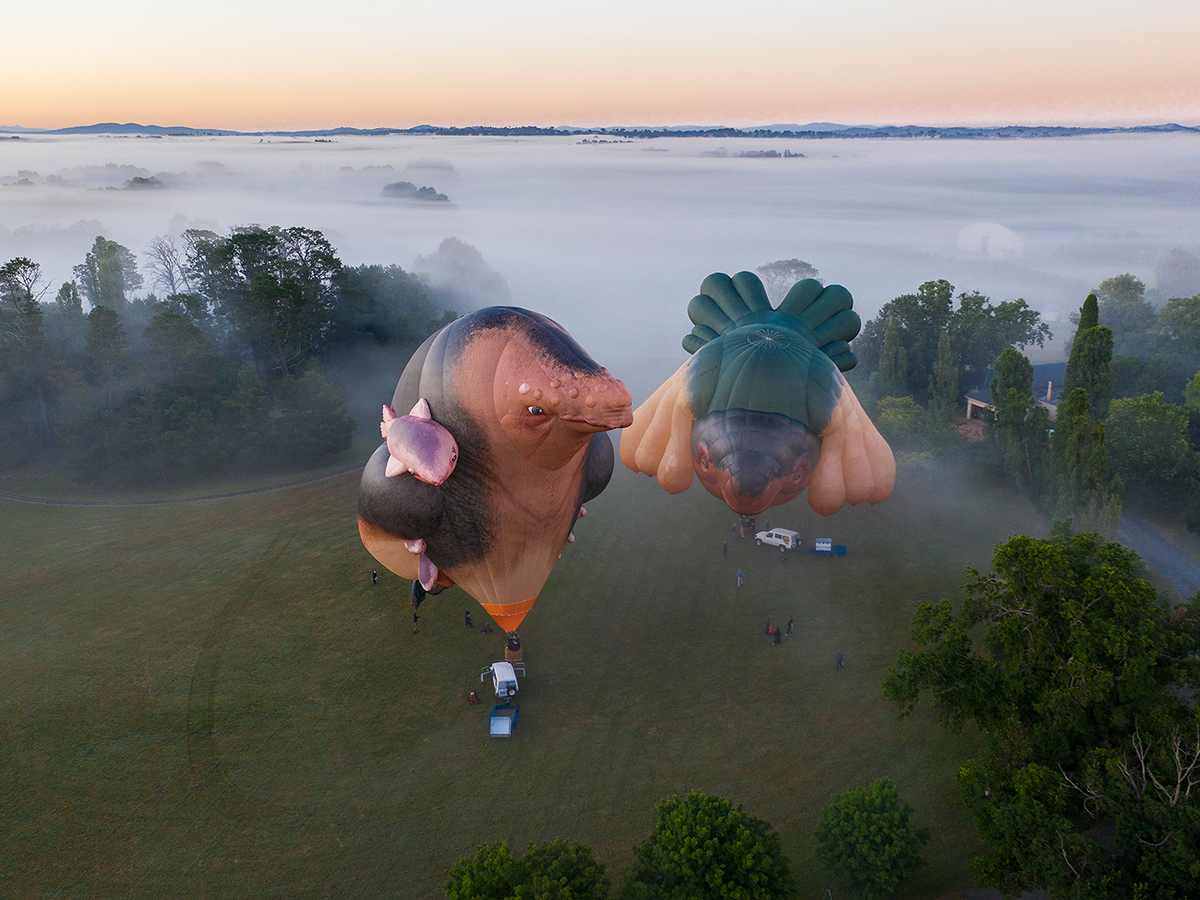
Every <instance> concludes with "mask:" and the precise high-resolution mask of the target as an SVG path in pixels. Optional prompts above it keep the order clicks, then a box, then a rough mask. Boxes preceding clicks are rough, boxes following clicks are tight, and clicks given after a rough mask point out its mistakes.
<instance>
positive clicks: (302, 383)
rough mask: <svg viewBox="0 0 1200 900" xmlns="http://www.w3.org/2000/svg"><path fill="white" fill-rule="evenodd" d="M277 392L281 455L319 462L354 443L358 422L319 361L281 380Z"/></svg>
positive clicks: (277, 423) (286, 458)
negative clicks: (321, 368) (347, 409)
mask: <svg viewBox="0 0 1200 900" xmlns="http://www.w3.org/2000/svg"><path fill="white" fill-rule="evenodd" d="M276 392H277V394H278V400H279V405H278V407H276V409H277V410H278V413H279V414H280V415H279V419H278V421H277V422H276V423H275V432H276V434H277V435H278V437H279V442H280V444H281V445H282V449H281V450H280V451H279V458H280V459H283V460H287V461H293V462H317V461H319V460H322V459H324V458H326V457H328V456H332V455H333V454H335V453H341V452H342V451H343V450H346V449H348V448H349V447H350V442H351V441H352V439H353V438H354V429H355V422H354V420H353V419H352V418H350V416H349V415H347V414H346V401H345V400H343V399H342V396H341V394H339V393H338V392H337V391H336V390H335V389H334V388H333V386H332V385H330V384H329V382H328V381H326V380H325V377H324V376H323V375H322V374H321V370H320V368H319V367H318V366H317V365H316V364H315V363H310V364H309V366H308V367H307V368H306V369H305V370H304V372H302V373H301V374H300V375H299V376H295V377H290V378H285V379H283V380H281V381H279V382H278V383H277V384H276ZM273 412H274V411H273Z"/></svg>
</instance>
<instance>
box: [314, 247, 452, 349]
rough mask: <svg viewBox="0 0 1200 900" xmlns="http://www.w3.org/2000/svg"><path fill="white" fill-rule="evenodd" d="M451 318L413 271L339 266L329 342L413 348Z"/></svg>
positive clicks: (336, 346) (329, 343)
mask: <svg viewBox="0 0 1200 900" xmlns="http://www.w3.org/2000/svg"><path fill="white" fill-rule="evenodd" d="M453 320H454V314H453V313H443V312H442V311H441V310H439V309H438V307H437V304H435V303H434V302H433V299H432V298H431V297H430V296H429V291H428V289H427V288H426V285H425V283H424V282H423V281H421V279H420V278H418V277H417V276H416V275H413V274H411V273H409V272H406V271H404V270H403V269H402V268H400V267H399V266H357V267H355V268H347V269H343V270H342V273H341V278H340V281H339V300H338V304H337V308H336V310H335V311H334V316H333V324H332V328H331V330H330V334H329V338H328V345H329V346H330V347H333V348H340V347H355V346H359V345H361V344H362V343H363V342H369V343H372V344H381V345H393V346H395V345H400V346H404V345H411V346H412V347H413V348H414V349H415V348H416V347H417V346H419V345H420V343H421V342H422V341H423V340H425V338H427V337H429V335H431V334H432V333H433V332H435V331H437V330H438V329H439V328H441V327H442V326H443V325H446V324H448V323H449V322H451V321H453Z"/></svg>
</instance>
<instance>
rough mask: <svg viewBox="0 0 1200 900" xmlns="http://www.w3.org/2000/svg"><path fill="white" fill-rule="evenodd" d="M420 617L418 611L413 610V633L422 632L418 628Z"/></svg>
mask: <svg viewBox="0 0 1200 900" xmlns="http://www.w3.org/2000/svg"><path fill="white" fill-rule="evenodd" d="M419 618H420V616H418V615H417V611H416V610H415V609H414V610H413V634H419V633H420V629H419V628H417V619H419Z"/></svg>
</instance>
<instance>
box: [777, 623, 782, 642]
mask: <svg viewBox="0 0 1200 900" xmlns="http://www.w3.org/2000/svg"><path fill="white" fill-rule="evenodd" d="M775 643H777V644H782V643H783V636H782V635H780V633H779V628H778V626H776V628H775Z"/></svg>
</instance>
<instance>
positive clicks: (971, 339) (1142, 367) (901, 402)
mask: <svg viewBox="0 0 1200 900" xmlns="http://www.w3.org/2000/svg"><path fill="white" fill-rule="evenodd" d="M1145 294H1146V290H1145V286H1144V285H1143V284H1142V282H1141V281H1140V280H1138V279H1137V278H1135V277H1134V276H1132V275H1130V274H1124V275H1119V276H1116V277H1114V278H1109V279H1106V280H1104V281H1102V282H1101V283H1100V285H1098V286H1097V288H1096V289H1095V291H1093V292H1092V293H1091V294H1089V295H1088V297H1087V298H1086V300H1085V301H1084V303H1083V305H1082V306H1081V308H1080V310H1079V311H1078V312H1077V313H1074V314H1072V316H1071V320H1072V321H1073V322H1074V323H1075V324H1076V326H1077V327H1076V331H1075V335H1074V337H1073V339H1072V341H1071V343H1070V358H1069V360H1068V362H1067V367H1066V378H1065V383H1064V384H1062V385H1061V386H1060V387H1061V388H1062V390H1061V394H1060V395H1059V396H1057V397H1055V398H1051V399H1052V400H1053V401H1055V402H1054V403H1053V404H1047V403H1043V402H1039V401H1040V400H1041V399H1042V398H1038V397H1034V395H1033V387H1034V385H1033V366H1032V364H1031V363H1030V361H1029V359H1028V357H1026V356H1025V355H1024V353H1023V352H1021V351H1024V350H1025V349H1027V348H1028V347H1031V346H1037V347H1043V346H1044V345H1045V341H1046V340H1048V339H1050V338H1051V337H1052V335H1051V332H1050V329H1049V327H1048V326H1047V324H1046V323H1045V322H1043V321H1041V316H1040V314H1039V313H1038V312H1037V311H1036V310H1033V309H1031V308H1030V307H1029V305H1028V304H1027V303H1026V302H1025V301H1024V300H1023V299H1018V300H1009V301H1003V302H1000V303H993V302H992V301H991V300H990V298H988V297H986V296H984V295H982V294H980V293H979V292H977V291H960V292H959V293H958V294H957V296H956V295H955V288H954V286H953V285H951V284H950V283H949V282H948V281H945V280H938V281H929V282H926V283H924V284H922V285H921V286H920V287H919V288H918V290H917V292H916V293H914V294H905V295H902V296H899V297H896V298H895V299H894V300H892V301H890V302H889V303H887V304H885V305H884V306H883V308H882V309H881V310H880V312H879V315H878V316H876V317H875V318H873V319H871V320H870V321H868V322H867V323H866V324H865V325H864V327H863V330H862V334H861V335H860V336H859V338H858V340H856V341H855V343H854V350H855V353H856V355H857V356H858V358H859V362H860V366H859V371H857V372H855V373H852V376H851V377H852V380H853V381H854V383H855V389H856V390H857V391H859V392H861V393H862V394H863V395H864V401H865V403H866V405H867V408H868V409H869V410H870V411H871V412H872V414H873V417H874V418H875V420H876V423H877V424H878V426H879V429H880V431H881V432H882V433H883V434H884V436H885V437H886V438H887V439H888V440H889V441H890V442H891V443H892V444H893V446H894V447H895V448H896V449H897V450H898V451H899V455H900V457H901V459H907V461H909V462H914V461H915V462H922V461H925V462H928V457H929V455H930V454H936V453H937V452H939V451H942V450H945V449H947V448H951V447H953V448H958V449H961V446H962V444H963V443H964V435H963V434H962V432H961V429H960V424H961V420H962V410H963V403H964V397H965V395H966V393H967V392H968V390H970V389H972V388H976V389H983V388H987V389H988V390H981V391H980V393H983V394H987V393H990V400H991V404H990V405H991V409H990V410H988V411H987V412H986V413H985V422H986V424H987V428H986V431H985V437H986V440H985V441H984V442H983V443H982V445H981V446H979V447H977V448H974V451H973V452H974V453H975V455H976V456H977V457H978V458H979V461H980V462H981V463H982V464H983V465H984V466H985V467H989V468H991V469H992V470H994V471H995V472H997V473H1000V474H1002V475H1003V476H1004V477H1006V478H1008V479H1009V480H1011V482H1012V483H1013V484H1014V486H1016V487H1017V488H1019V489H1021V490H1023V491H1024V492H1026V493H1027V494H1028V495H1029V496H1030V498H1031V499H1032V500H1033V501H1034V503H1035V504H1036V505H1037V506H1038V508H1039V510H1041V511H1042V512H1043V513H1044V514H1046V515H1047V516H1048V517H1050V518H1051V519H1060V518H1066V517H1074V518H1075V519H1076V521H1077V524H1079V525H1080V526H1081V527H1083V528H1085V529H1089V530H1099V531H1101V532H1103V533H1105V534H1109V535H1112V534H1114V533H1115V528H1116V523H1117V521H1118V519H1119V517H1120V513H1121V510H1122V504H1123V501H1122V497H1123V496H1128V497H1131V498H1135V502H1136V503H1137V504H1138V505H1139V508H1143V509H1146V508H1159V509H1162V508H1165V509H1167V510H1168V511H1170V512H1173V513H1178V512H1182V513H1184V515H1185V518H1186V521H1187V524H1188V525H1189V527H1191V528H1192V529H1193V530H1198V531H1200V294H1197V295H1196V296H1193V297H1173V298H1170V299H1168V300H1166V302H1165V304H1164V305H1163V306H1162V308H1161V309H1159V310H1156V309H1155V307H1154V306H1153V305H1152V304H1151V303H1150V302H1149V301H1148V300H1147V299H1146V296H1145ZM1052 409H1053V413H1052ZM1052 414H1053V416H1054V418H1053V420H1052V418H1051V416H1052Z"/></svg>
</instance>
